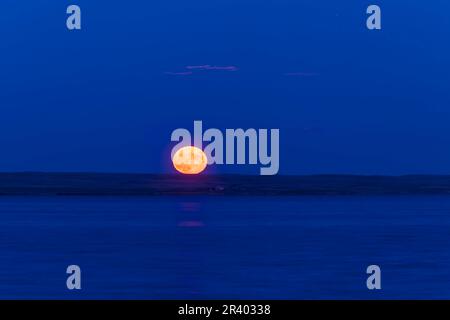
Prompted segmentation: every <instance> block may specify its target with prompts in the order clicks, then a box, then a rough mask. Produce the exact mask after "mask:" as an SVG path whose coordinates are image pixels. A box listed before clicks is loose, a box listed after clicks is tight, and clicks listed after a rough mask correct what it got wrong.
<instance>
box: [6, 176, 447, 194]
mask: <svg viewBox="0 0 450 320" xmlns="http://www.w3.org/2000/svg"><path fill="white" fill-rule="evenodd" d="M192 195H223V196H302V195H303V196H309V195H319V196H332V195H450V176H440V175H404V176H358V175H307V176H306V175H305V176H256V175H255V176H246V175H199V176H178V175H163V174H128V173H39V172H23V173H0V196H192Z"/></svg>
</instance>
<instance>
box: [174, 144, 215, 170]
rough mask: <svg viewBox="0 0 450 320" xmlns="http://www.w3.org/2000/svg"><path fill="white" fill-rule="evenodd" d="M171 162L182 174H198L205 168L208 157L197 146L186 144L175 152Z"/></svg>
mask: <svg viewBox="0 0 450 320" xmlns="http://www.w3.org/2000/svg"><path fill="white" fill-rule="evenodd" d="M172 163H173V166H174V167H175V169H177V171H179V172H181V173H183V174H198V173H200V172H202V171H203V170H205V168H206V165H207V163H208V159H207V158H206V154H205V153H204V152H203V151H202V150H200V149H199V148H197V147H192V146H187V147H183V148H181V149H180V150H178V151H177V152H175V154H174V155H173V158H172Z"/></svg>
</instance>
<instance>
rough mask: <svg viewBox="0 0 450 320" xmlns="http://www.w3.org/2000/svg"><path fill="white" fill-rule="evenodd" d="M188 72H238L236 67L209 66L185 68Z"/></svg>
mask: <svg viewBox="0 0 450 320" xmlns="http://www.w3.org/2000/svg"><path fill="white" fill-rule="evenodd" d="M186 69H188V70H206V71H238V70H239V68H238V67H236V66H212V65H209V64H206V65H200V66H186Z"/></svg>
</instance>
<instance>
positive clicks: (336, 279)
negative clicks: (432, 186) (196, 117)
mask: <svg viewBox="0 0 450 320" xmlns="http://www.w3.org/2000/svg"><path fill="white" fill-rule="evenodd" d="M0 261H1V263H0V298H3V299H4V298H40V299H49V298H64V299H67V298H69V299H70V298H75V299H78V298H114V299H115V298H125V299H133V298H137V299H203V298H209V299H224V298H229V299H235V298H236V299H240V298H243V299H260V298H267V299H319V298H327V299H328V298H334V299H344V298H345V299H346V298H350V299H357V298H370V299H371V298H373V299H380V298H398V299H400V298H401V299H406V298H447V299H448V298H450V197H197V198H192V197H186V198H184V197H148V198H117V197H115V198H112V197H111V198H109V197H98V198H95V197H86V198H83V197H68V198H65V197H53V198H52V197H48V198H46V197H11V198H10V197H2V198H0ZM70 264H77V265H80V267H81V269H82V290H81V291H77V292H73V291H68V290H67V289H66V277H67V275H66V273H65V271H66V267H67V266H68V265H70ZM371 264H378V265H380V266H381V268H382V290H381V291H378V292H373V291H370V292H369V291H368V290H367V289H366V277H367V275H366V273H365V271H366V267H367V266H368V265H371Z"/></svg>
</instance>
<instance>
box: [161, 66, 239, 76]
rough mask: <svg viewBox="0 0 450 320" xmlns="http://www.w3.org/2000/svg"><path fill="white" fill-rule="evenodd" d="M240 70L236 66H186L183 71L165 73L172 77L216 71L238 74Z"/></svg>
mask: <svg viewBox="0 0 450 320" xmlns="http://www.w3.org/2000/svg"><path fill="white" fill-rule="evenodd" d="M238 70H239V68H238V67H236V66H216V65H210V64H205V65H189V66H185V67H184V69H183V70H182V71H167V72H164V74H166V75H170V76H190V75H193V74H194V73H200V72H209V71H211V72H214V71H223V72H236V71H238Z"/></svg>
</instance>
